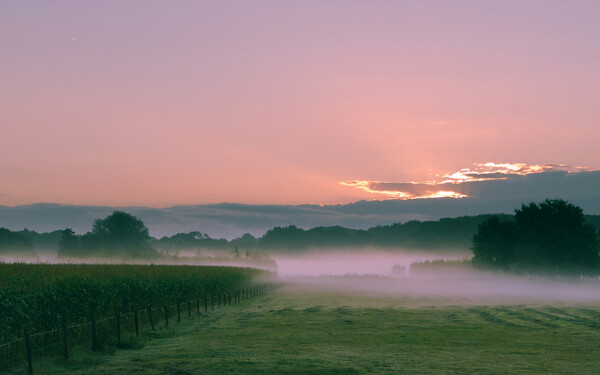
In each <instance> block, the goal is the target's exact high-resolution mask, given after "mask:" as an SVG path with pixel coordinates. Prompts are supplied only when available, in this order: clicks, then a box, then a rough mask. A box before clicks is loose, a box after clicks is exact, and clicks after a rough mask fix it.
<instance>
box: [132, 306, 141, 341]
mask: <svg viewBox="0 0 600 375" xmlns="http://www.w3.org/2000/svg"><path fill="white" fill-rule="evenodd" d="M133 321H134V323H135V335H136V336H139V335H140V326H139V322H138V313H137V310H135V311H134V312H133Z"/></svg>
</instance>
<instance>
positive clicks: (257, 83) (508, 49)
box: [0, 1, 600, 206]
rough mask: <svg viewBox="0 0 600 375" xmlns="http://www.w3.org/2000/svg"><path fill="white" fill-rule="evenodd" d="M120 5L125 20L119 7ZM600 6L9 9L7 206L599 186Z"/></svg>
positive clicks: (4, 75)
mask: <svg viewBox="0 0 600 375" xmlns="http://www.w3.org/2000/svg"><path fill="white" fill-rule="evenodd" d="M124 3H125V4H124ZM599 14H600V2H597V1H577V2H571V1H527V2H523V1H497V2H494V1H485V2H482V1H456V2H446V1H437V2H436V1H432V2H429V1H414V2H404V1H389V2H387V1H374V2H352V1H339V2H336V1H298V2H283V1H251V2H248V1H247V2H243V1H240V2H228V1H215V2H197V1H189V2H185V1H182V2H177V3H173V2H162V3H158V4H155V3H151V2H146V1H139V2H133V1H132V2H122V1H102V2H96V3H92V2H80V1H54V2H46V1H39V2H27V3H23V2H19V1H9V2H3V3H2V4H0V46H2V48H1V51H0V205H17V204H28V203H36V202H55V203H70V204H92V205H144V206H169V205H175V204H195V203H214V202H223V201H229V202H241V203H282V204H297V203H328V204H329V203H347V202H351V201H356V200H359V199H375V198H377V197H373V196H372V194H369V193H368V192H365V191H364V190H361V189H357V188H353V187H350V186H345V185H342V184H340V182H343V181H351V180H361V181H362V180H365V181H387V182H407V181H420V182H423V181H428V180H431V179H435V178H436V177H437V176H440V175H443V174H447V173H450V172H455V171H458V170H460V169H462V168H469V167H472V166H473V163H486V162H498V163H526V164H545V163H564V164H568V165H576V166H586V167H589V168H600V151H599V150H600V120H599V119H600V105H599V104H598V103H600V90H599V89H598V88H599V87H600V69H599V68H598V67H600V48H599V44H598V41H599V40H600V22H598V15H599Z"/></svg>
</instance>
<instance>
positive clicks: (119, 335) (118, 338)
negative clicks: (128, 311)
mask: <svg viewBox="0 0 600 375" xmlns="http://www.w3.org/2000/svg"><path fill="white" fill-rule="evenodd" d="M120 342H121V313H117V343H120Z"/></svg>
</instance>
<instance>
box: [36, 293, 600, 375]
mask: <svg viewBox="0 0 600 375" xmlns="http://www.w3.org/2000/svg"><path fill="white" fill-rule="evenodd" d="M437 302H438V301H437V300H436V299H435V298H423V299H409V298H391V297H387V298H386V297H383V296H375V297H364V296H353V295H351V294H349V293H340V292H338V293H333V292H323V291H319V290H317V289H306V288H298V287H290V286H288V287H284V288H283V289H281V290H279V291H277V292H272V293H269V294H267V295H264V296H261V297H258V298H255V299H251V300H249V301H244V302H242V303H241V304H240V305H237V306H232V307H228V308H225V309H222V310H220V311H215V312H209V313H208V314H206V315H204V314H202V315H201V316H197V317H194V318H192V319H189V318H187V317H186V318H185V319H183V321H182V322H181V323H173V324H172V325H171V327H170V328H162V329H159V330H157V331H155V332H150V333H148V332H147V331H146V332H145V333H144V336H143V337H142V338H140V339H139V340H136V339H131V340H132V341H133V342H132V343H128V344H127V345H125V347H127V349H116V350H113V351H112V352H109V353H100V354H98V353H90V352H89V351H87V350H82V349H78V350H75V351H74V352H73V354H72V359H70V360H69V361H67V362H65V361H63V360H57V359H53V360H38V362H37V363H36V366H37V368H38V369H39V368H41V367H43V368H44V371H43V372H39V371H38V373H47V374H144V375H151V374H226V373H231V374H509V373H512V374H600V366H599V363H600V306H597V305H562V304H553V305H496V306H477V305H474V303H476V302H477V301H470V302H471V303H472V304H471V305H465V306H447V304H448V302H452V301H448V300H443V301H442V303H441V304H437ZM425 305H429V306H425ZM436 305H437V306H436Z"/></svg>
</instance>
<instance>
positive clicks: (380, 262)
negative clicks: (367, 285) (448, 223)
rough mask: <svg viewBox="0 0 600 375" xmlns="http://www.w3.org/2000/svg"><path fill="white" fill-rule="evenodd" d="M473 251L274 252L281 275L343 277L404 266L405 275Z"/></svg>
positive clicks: (386, 273)
mask: <svg viewBox="0 0 600 375" xmlns="http://www.w3.org/2000/svg"><path fill="white" fill-rule="evenodd" d="M470 255H472V254H471V253H470V252H467V251H464V252H458V251H454V252H441V251H440V252H430V251H429V252H428V251H418V250H396V251H390V250H381V249H374V248H371V249H364V248H361V249H339V250H315V251H308V252H300V253H273V254H271V258H272V259H274V260H275V262H276V263H277V273H278V274H279V276H299V275H302V276H326V275H333V276H342V275H379V276H392V275H393V273H392V269H393V268H394V266H397V267H396V268H399V267H405V272H406V274H405V275H406V276H408V275H409V274H410V265H411V264H412V263H414V262H420V261H427V260H436V259H443V260H453V259H462V258H464V257H467V256H470Z"/></svg>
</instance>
